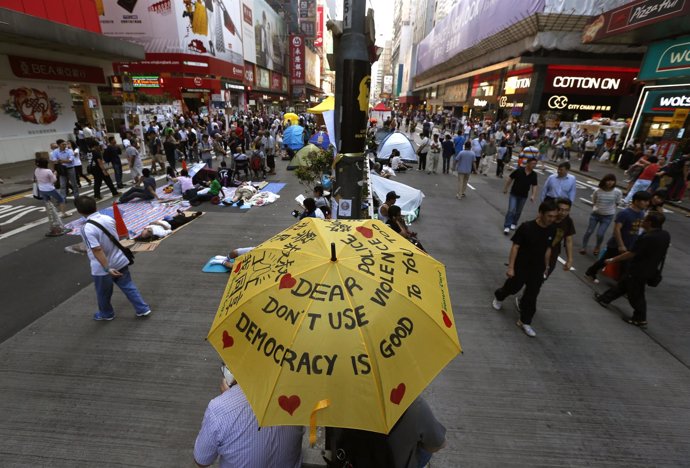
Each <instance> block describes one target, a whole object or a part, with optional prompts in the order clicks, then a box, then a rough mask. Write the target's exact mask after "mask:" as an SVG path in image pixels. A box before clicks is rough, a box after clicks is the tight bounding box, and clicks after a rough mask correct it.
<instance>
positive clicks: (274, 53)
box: [245, 0, 287, 73]
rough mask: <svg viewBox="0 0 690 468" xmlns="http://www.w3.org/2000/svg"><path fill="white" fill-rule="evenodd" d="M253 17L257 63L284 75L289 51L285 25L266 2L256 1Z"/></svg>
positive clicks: (262, 0)
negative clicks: (285, 57) (285, 60)
mask: <svg viewBox="0 0 690 468" xmlns="http://www.w3.org/2000/svg"><path fill="white" fill-rule="evenodd" d="M253 16H254V43H255V49H256V62H255V63H256V64H257V65H258V66H260V67H264V68H268V69H269V70H273V71H277V72H279V73H283V71H284V70H285V64H284V61H283V57H284V56H285V52H286V50H287V44H286V43H285V40H284V38H285V37H286V32H285V23H284V22H283V20H282V18H281V17H280V16H279V15H278V14H277V13H276V12H275V11H274V10H273V8H271V7H270V6H269V5H268V3H266V2H265V1H264V0H254V12H253ZM245 38H246V36H245ZM245 40H247V39H245ZM247 60H249V59H247Z"/></svg>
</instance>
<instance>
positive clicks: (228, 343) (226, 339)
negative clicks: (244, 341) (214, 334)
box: [223, 330, 235, 349]
mask: <svg viewBox="0 0 690 468" xmlns="http://www.w3.org/2000/svg"><path fill="white" fill-rule="evenodd" d="M234 344H235V339H234V338H233V337H232V336H230V335H229V334H228V332H227V331H226V330H223V349H225V348H231V347H232V345H234Z"/></svg>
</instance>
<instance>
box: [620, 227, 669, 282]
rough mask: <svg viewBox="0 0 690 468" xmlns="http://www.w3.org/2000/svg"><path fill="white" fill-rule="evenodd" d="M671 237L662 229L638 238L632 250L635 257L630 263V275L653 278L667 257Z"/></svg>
mask: <svg viewBox="0 0 690 468" xmlns="http://www.w3.org/2000/svg"><path fill="white" fill-rule="evenodd" d="M670 243H671V235H670V234H669V233H668V232H666V231H664V230H661V229H654V230H652V231H649V232H645V233H644V234H642V235H641V236H640V237H638V238H637V240H636V241H635V243H634V244H633V246H632V249H630V251H631V252H634V253H635V256H634V257H633V259H632V260H631V261H630V275H631V276H635V277H637V278H651V277H652V276H654V274H655V272H656V271H657V268H659V264H660V263H661V261H662V260H663V259H664V257H665V256H666V251H667V250H668V246H669V244H670Z"/></svg>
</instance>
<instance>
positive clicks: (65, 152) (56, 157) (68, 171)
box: [51, 139, 79, 198]
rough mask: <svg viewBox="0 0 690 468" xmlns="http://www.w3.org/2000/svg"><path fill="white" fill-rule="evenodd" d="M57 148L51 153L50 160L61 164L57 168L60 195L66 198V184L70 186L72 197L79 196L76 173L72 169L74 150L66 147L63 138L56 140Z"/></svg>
mask: <svg viewBox="0 0 690 468" xmlns="http://www.w3.org/2000/svg"><path fill="white" fill-rule="evenodd" d="M55 143H57V145H58V148H57V149H56V150H55V151H54V152H53V153H51V160H52V161H53V162H55V163H56V164H60V165H61V166H62V169H61V170H58V175H59V176H60V195H61V196H62V198H67V184H68V183H69V184H70V185H71V186H72V193H73V194H74V197H75V198H76V197H78V196H79V184H78V183H77V174H76V172H75V170H74V151H72V150H71V149H70V148H68V147H67V142H66V141H65V140H62V139H60V140H57V141H56V142H55Z"/></svg>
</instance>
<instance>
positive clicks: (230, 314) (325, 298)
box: [208, 218, 460, 433]
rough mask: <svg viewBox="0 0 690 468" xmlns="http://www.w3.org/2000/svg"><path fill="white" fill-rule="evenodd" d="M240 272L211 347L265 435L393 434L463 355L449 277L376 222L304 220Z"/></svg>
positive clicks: (244, 262) (242, 260) (240, 265)
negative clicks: (277, 428)
mask: <svg viewBox="0 0 690 468" xmlns="http://www.w3.org/2000/svg"><path fill="white" fill-rule="evenodd" d="M234 265H235V266H234V268H233V270H232V272H231V274H230V278H229V280H228V284H227V287H226V289H225V293H224V295H223V298H222V300H221V303H220V307H219V308H218V312H217V314H216V317H215V319H214V321H213V325H212V326H211V330H210V331H209V334H208V340H209V342H210V343H211V345H212V346H213V347H214V348H215V349H216V351H218V353H219V354H220V356H221V357H222V358H223V361H225V363H226V364H227V365H228V367H229V368H230V369H231V371H232V373H233V374H234V375H235V377H236V379H237V382H238V383H239V385H240V386H241V387H242V390H243V391H244V393H245V395H246V396H247V399H248V400H249V403H250V405H251V406H252V409H253V410H254V414H255V415H256V418H257V420H258V421H259V425H260V426H270V425H311V426H312V428H313V427H314V426H315V425H316V424H318V425H322V426H331V427H346V428H356V429H364V430H368V431H375V432H381V433H388V432H389V431H390V429H391V428H392V427H393V425H394V424H395V423H396V421H397V420H398V419H399V418H400V416H401V415H402V413H403V412H404V411H405V409H406V408H407V407H408V406H409V405H410V404H411V403H412V402H413V401H414V399H415V398H416V397H417V396H418V395H419V394H420V393H421V392H422V390H423V389H424V388H425V387H426V386H427V385H428V384H429V382H430V381H431V380H432V379H433V378H434V377H435V376H436V375H437V374H438V373H439V372H440V371H441V370H442V369H443V368H444V367H445V366H446V364H448V363H449V362H450V361H451V360H452V359H453V358H454V357H455V356H456V355H457V354H458V353H459V352H460V343H459V340H458V335H457V330H456V328H455V323H454V316H453V313H452V308H451V304H450V296H449V294H448V288H447V282H446V273H445V267H444V266H443V265H442V264H441V263H440V262H438V261H437V260H434V259H433V258H432V257H430V256H429V255H427V254H426V253H424V252H422V251H421V250H419V249H417V248H416V247H415V246H413V245H412V244H411V243H410V242H409V241H408V240H406V239H404V238H402V237H401V236H399V235H398V234H396V233H395V232H394V231H393V230H392V229H390V228H389V227H388V226H386V225H384V224H383V223H381V222H380V221H378V220H320V219H315V218H306V219H304V220H302V221H299V222H298V223H297V224H295V225H293V226H292V227H290V228H288V229H287V230H285V231H283V232H281V233H279V234H277V235H276V236H274V237H273V238H271V239H269V240H268V241H266V242H264V243H263V244H261V245H259V246H258V247H257V248H255V249H254V250H252V251H251V252H249V253H247V254H245V255H243V256H241V257H239V258H238V259H236V260H235V264H234ZM310 423H311V424H310Z"/></svg>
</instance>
